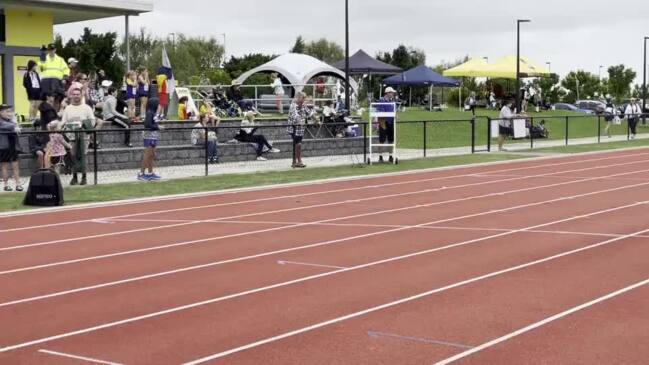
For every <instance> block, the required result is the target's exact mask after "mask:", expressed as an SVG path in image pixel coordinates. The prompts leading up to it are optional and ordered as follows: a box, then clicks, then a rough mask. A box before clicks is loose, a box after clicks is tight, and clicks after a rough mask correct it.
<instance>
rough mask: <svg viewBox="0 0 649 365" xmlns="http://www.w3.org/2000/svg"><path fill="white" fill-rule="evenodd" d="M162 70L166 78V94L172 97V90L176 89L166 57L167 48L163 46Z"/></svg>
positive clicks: (169, 63)
mask: <svg viewBox="0 0 649 365" xmlns="http://www.w3.org/2000/svg"><path fill="white" fill-rule="evenodd" d="M162 69H163V70H164V73H165V75H166V76H167V88H166V89H167V90H166V91H167V94H169V95H172V94H173V93H174V88H175V87H176V80H174V73H173V71H172V69H171V62H169V56H168V55H167V47H165V45H164V44H163V45H162Z"/></svg>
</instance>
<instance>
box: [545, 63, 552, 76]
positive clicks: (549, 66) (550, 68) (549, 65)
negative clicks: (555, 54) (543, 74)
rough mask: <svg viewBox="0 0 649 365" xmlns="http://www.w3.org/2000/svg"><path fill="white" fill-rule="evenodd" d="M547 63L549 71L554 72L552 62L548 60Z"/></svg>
mask: <svg viewBox="0 0 649 365" xmlns="http://www.w3.org/2000/svg"><path fill="white" fill-rule="evenodd" d="M545 64H546V65H548V71H550V73H552V62H550V61H548V62H546V63H545Z"/></svg>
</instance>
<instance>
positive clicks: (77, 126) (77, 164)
mask: <svg viewBox="0 0 649 365" xmlns="http://www.w3.org/2000/svg"><path fill="white" fill-rule="evenodd" d="M68 94H69V95H70V97H69V102H70V104H69V105H68V106H66V107H65V110H64V111H63V117H62V118H61V122H62V124H61V129H62V130H67V131H70V132H72V133H69V134H68V139H69V140H70V141H71V142H73V148H72V157H73V160H72V180H71V181H70V185H77V184H81V185H86V184H87V179H86V168H87V166H86V148H87V135H86V133H84V131H87V130H92V129H93V128H94V127H95V115H94V113H93V111H92V108H90V106H88V104H83V103H82V96H81V89H79V88H76V87H74V86H73V87H71V88H70V91H69V93H68ZM78 173H81V182H79V180H78V176H77V175H78Z"/></svg>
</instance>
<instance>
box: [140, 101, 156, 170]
mask: <svg viewBox="0 0 649 365" xmlns="http://www.w3.org/2000/svg"><path fill="white" fill-rule="evenodd" d="M158 105H159V102H158V98H151V99H149V102H148V103H147V105H146V117H145V118H144V132H142V137H143V139H144V154H143V155H142V167H141V169H140V173H139V174H138V175H137V179H138V180H140V181H155V180H160V179H161V177H160V175H158V174H156V173H155V172H153V163H154V161H155V149H156V147H157V146H158V131H159V130H160V129H162V127H160V126H159V125H158V120H157V119H158V118H157V115H156V112H157V111H158ZM147 171H148V172H149V173H148V174H147V173H146V172H147Z"/></svg>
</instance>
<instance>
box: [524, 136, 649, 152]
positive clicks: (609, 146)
mask: <svg viewBox="0 0 649 365" xmlns="http://www.w3.org/2000/svg"><path fill="white" fill-rule="evenodd" d="M645 146H649V139H636V140H632V141H619V142H606V143H594V144H582V145H574V146H559V147H546V148H535V149H533V150H527V152H553V153H583V152H595V151H608V150H616V149H621V148H633V147H645Z"/></svg>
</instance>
